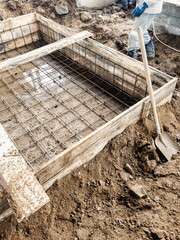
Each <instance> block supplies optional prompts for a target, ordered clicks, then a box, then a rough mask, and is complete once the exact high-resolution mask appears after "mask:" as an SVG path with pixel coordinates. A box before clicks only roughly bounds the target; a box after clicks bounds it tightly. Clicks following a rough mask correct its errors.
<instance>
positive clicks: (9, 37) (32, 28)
mask: <svg viewBox="0 0 180 240" xmlns="http://www.w3.org/2000/svg"><path fill="white" fill-rule="evenodd" d="M23 24H24V23H22V25H23ZM35 32H38V24H37V22H34V23H31V24H29V25H26V26H22V27H21V26H20V27H17V28H15V29H9V30H7V31H5V32H0V44H1V43H6V42H10V41H14V40H15V39H17V38H21V37H25V36H29V35H31V34H33V33H35Z"/></svg>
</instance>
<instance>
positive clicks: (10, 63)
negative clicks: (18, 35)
mask: <svg viewBox="0 0 180 240" xmlns="http://www.w3.org/2000/svg"><path fill="white" fill-rule="evenodd" d="M91 36H92V34H91V33H89V32H87V31H83V32H80V33H77V34H75V35H73V36H71V37H67V38H64V39H62V40H59V41H57V42H54V43H51V44H48V45H46V46H44V47H41V48H38V49H35V50H33V51H30V52H28V53H25V54H23V55H20V56H17V57H14V58H11V59H8V60H6V61H3V62H1V63H0V72H2V71H6V70H8V69H10V68H14V67H17V66H18V65H20V64H23V63H27V62H29V61H32V60H34V59H37V58H40V57H43V56H45V55H48V54H50V53H51V52H54V51H57V50H59V49H62V48H64V47H66V46H68V45H71V44H73V43H75V42H77V41H81V40H82V39H84V38H88V37H91Z"/></svg>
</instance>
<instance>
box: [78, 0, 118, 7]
mask: <svg viewBox="0 0 180 240" xmlns="http://www.w3.org/2000/svg"><path fill="white" fill-rule="evenodd" d="M112 3H115V0H76V4H77V6H78V7H88V8H102V7H105V6H108V5H109V4H112Z"/></svg>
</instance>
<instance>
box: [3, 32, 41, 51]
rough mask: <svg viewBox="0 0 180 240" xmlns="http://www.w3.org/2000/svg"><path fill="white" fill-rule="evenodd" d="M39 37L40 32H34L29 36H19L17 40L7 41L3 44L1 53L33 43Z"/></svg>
mask: <svg viewBox="0 0 180 240" xmlns="http://www.w3.org/2000/svg"><path fill="white" fill-rule="evenodd" d="M39 39H40V38H39V33H38V32H34V33H32V34H31V35H27V36H24V37H21V38H18V39H16V40H13V41H10V42H7V43H5V44H2V45H1V48H0V54H1V53H4V52H9V51H11V50H14V49H16V48H20V47H23V46H25V45H28V44H31V43H33V42H37V41H38V40H39Z"/></svg>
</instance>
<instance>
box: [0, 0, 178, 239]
mask: <svg viewBox="0 0 180 240" xmlns="http://www.w3.org/2000/svg"><path fill="white" fill-rule="evenodd" d="M9 2H10V3H14V4H17V5H18V4H19V5H18V6H19V7H17V6H15V7H14V10H12V8H13V7H10V6H11V5H8V3H9ZM55 2H56V1H51V2H50V3H49V1H47V0H46V1H45V0H44V1H12V0H10V1H2V3H1V5H2V7H1V10H0V12H1V17H2V18H7V17H9V16H16V15H19V14H24V13H25V12H31V11H34V10H35V9H36V10H37V11H38V12H40V13H41V14H43V15H45V16H47V17H51V18H52V19H54V20H56V21H57V22H59V23H62V24H64V25H66V26H70V27H73V28H75V29H77V30H78V29H89V30H90V31H92V32H94V38H95V39H97V40H98V41H100V42H103V43H105V44H107V45H110V46H111V47H114V48H118V49H119V50H120V51H121V52H123V53H125V52H126V48H127V39H128V32H129V30H130V28H131V26H132V24H133V19H131V17H130V11H128V12H127V14H125V13H124V12H123V11H120V12H118V11H116V10H115V8H113V7H112V6H111V7H108V8H106V9H103V10H93V11H92V10H91V11H90V13H91V14H92V16H93V18H92V20H91V21H90V22H87V23H83V22H82V21H81V20H80V13H81V12H82V11H85V9H79V10H78V9H75V8H74V4H73V5H72V7H71V5H70V4H71V3H72V2H71V1H69V3H68V6H69V8H70V13H69V14H68V15H67V16H63V17H60V16H57V15H56V14H55V11H54V8H53V4H54V3H55ZM59 2H60V1H59ZM17 9H18V10H17ZM160 38H161V39H162V40H163V41H165V42H166V43H168V44H170V45H171V46H173V47H176V48H178V49H179V40H180V38H179V37H176V39H175V38H174V36H167V35H163V36H160ZM172 39H173V41H172ZM174 40H175V41H174ZM155 46H156V58H155V59H154V60H152V61H150V64H151V65H152V66H154V67H156V68H158V69H160V70H162V71H164V72H166V73H168V74H170V75H172V76H177V77H179V76H180V66H179V65H180V55H179V53H177V52H174V51H172V50H170V49H168V48H166V47H164V46H162V45H161V44H159V43H158V42H157V41H155ZM179 87H180V83H179V82H178V84H177V88H176V91H175V93H174V96H173V99H172V102H171V104H166V105H165V106H163V107H161V108H159V116H160V122H161V126H162V127H163V129H164V130H166V131H168V132H170V134H171V135H172V137H173V138H174V139H176V140H177V141H178V143H180V134H179V133H180V124H179V122H180V92H179ZM155 136H156V132H155V128H154V122H153V117H152V115H151V114H150V115H149V117H148V118H146V119H144V121H141V122H139V123H138V124H136V125H133V126H131V127H129V128H128V129H126V130H125V131H124V132H123V133H122V134H120V135H119V136H117V137H116V138H114V139H113V140H112V141H111V142H109V143H108V145H107V146H106V147H105V148H104V150H103V151H102V152H101V153H99V154H98V155H97V156H96V157H95V158H94V159H93V160H92V161H90V162H89V163H88V164H86V165H84V166H82V167H81V168H79V169H77V170H76V171H74V172H73V173H71V174H69V175H68V176H66V177H64V178H63V179H62V180H61V181H57V182H56V183H55V184H54V185H53V186H52V187H51V188H50V189H49V190H48V192H47V193H48V195H49V197H50V198H51V202H50V204H48V205H47V206H45V207H43V208H42V209H41V210H40V211H38V212H37V213H36V214H34V215H33V216H31V217H30V218H29V219H28V220H27V221H24V222H22V223H21V224H17V222H16V220H15V218H14V217H10V218H8V219H7V220H6V221H4V222H2V223H0V239H3V240H5V239H8V240H9V239H13V240H16V239H18V240H21V239H23V240H24V239H31V240H43V239H44V240H51V239H52V240H56V239H61V240H63V239H66V240H71V239H72V240H81V239H82V240H86V239H94V240H104V239H108V240H112V239H116V240H124V239H127V240H128V239H133V240H134V239H137V240H139V239H154V240H156V239H164V240H165V239H167V240H178V239H180V201H179V198H180V155H179V154H178V155H176V156H174V157H173V159H172V160H171V161H169V162H167V163H163V162H162V161H161V160H160V159H159V157H158V155H157V153H156V151H155V147H154V140H153V138H154V137H155ZM152 137H153V138H152ZM127 164H129V165H127ZM134 184H138V186H141V185H142V188H143V191H144V194H143V197H141V198H138V197H137V195H135V194H133V193H134V192H133V191H132V187H131V186H132V185H134Z"/></svg>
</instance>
